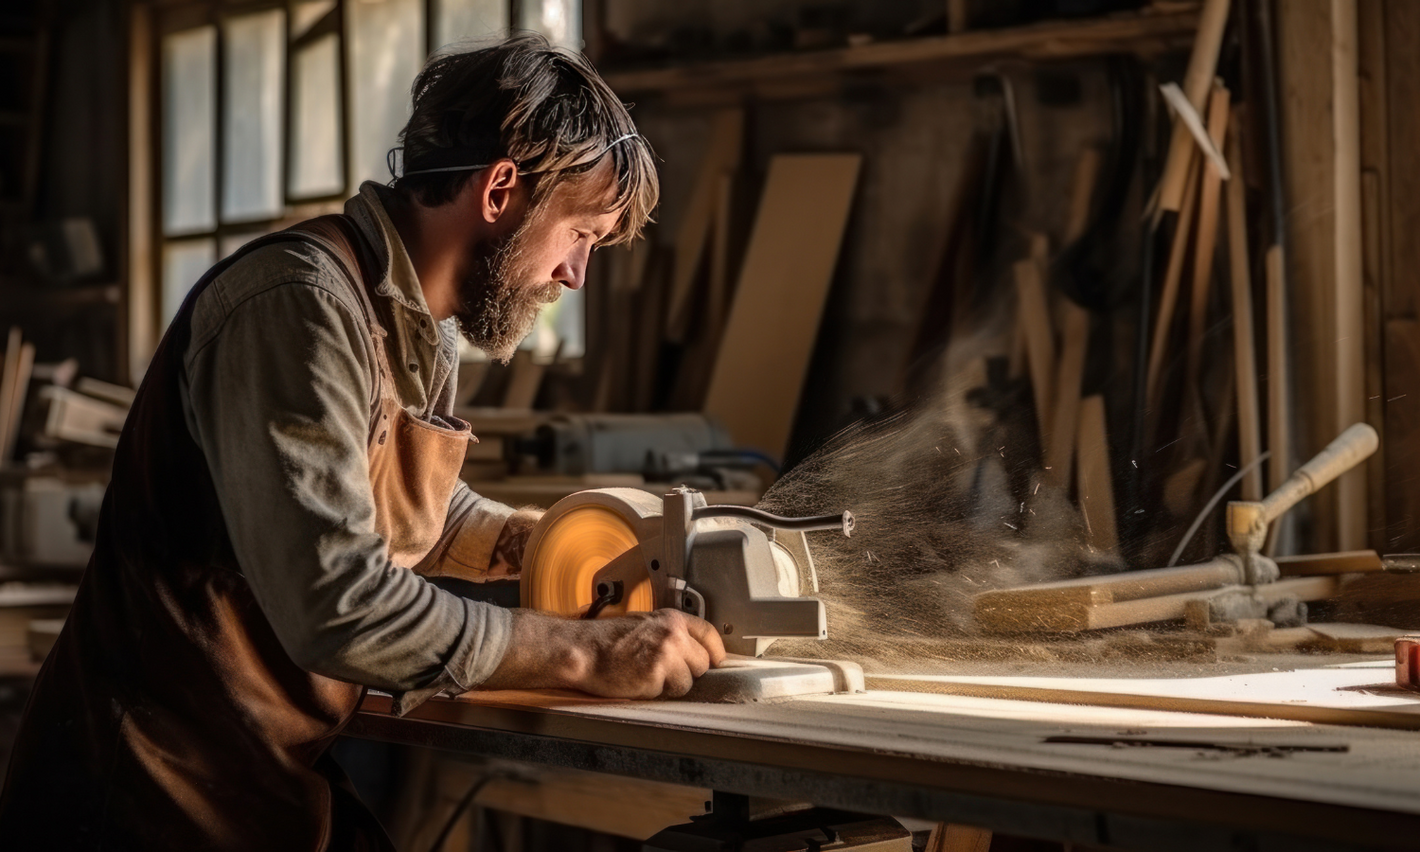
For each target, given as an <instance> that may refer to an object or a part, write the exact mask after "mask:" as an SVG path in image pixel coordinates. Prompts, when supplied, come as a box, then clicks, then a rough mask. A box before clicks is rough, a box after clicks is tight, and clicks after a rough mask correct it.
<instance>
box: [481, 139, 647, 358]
mask: <svg viewBox="0 0 1420 852" xmlns="http://www.w3.org/2000/svg"><path fill="white" fill-rule="evenodd" d="M615 191H616V184H615V181H614V179H613V178H612V173H611V166H610V162H609V160H608V161H607V162H604V163H602V164H601V165H599V166H598V167H597V168H595V169H593V170H592V171H590V172H588V173H587V174H586V175H583V176H581V177H580V179H573V180H567V181H564V182H562V183H561V184H559V185H558V186H557V187H556V188H555V189H553V191H552V195H551V196H550V197H548V198H545V199H544V200H543V201H542V203H541V204H539V205H537V206H536V207H534V208H531V209H529V210H528V211H527V213H526V214H525V215H524V216H523V218H522V221H520V222H519V223H518V224H517V225H516V226H515V227H513V229H512V230H511V232H510V233H508V234H507V235H506V236H503V237H499V238H497V239H494V240H484V241H482V242H480V243H477V244H475V245H473V246H471V247H470V251H471V252H472V255H473V258H472V260H473V262H472V264H471V266H470V269H469V274H468V277H467V278H465V279H464V281H463V283H462V285H461V286H460V288H459V307H458V309H457V310H456V311H455V313H454V316H455V318H456V319H457V320H458V323H459V329H460V330H461V331H462V332H463V335H464V337H466V338H467V339H468V342H469V343H472V344H473V345H474V346H476V347H478V348H479V349H481V350H483V351H484V352H485V353H486V354H487V355H488V357H490V358H492V359H494V360H496V361H500V362H503V363H507V361H508V360H509V359H510V358H512V357H513V353H514V352H516V351H517V348H518V344H519V343H521V342H522V340H523V338H525V337H527V336H528V334H529V333H530V332H531V331H532V330H533V327H534V326H535V325H536V324H537V317H538V314H539V313H540V312H541V311H542V307H543V306H544V305H548V304H551V303H553V302H555V301H557V298H558V296H560V295H561V293H562V288H563V287H567V288H569V289H572V290H579V289H581V287H582V284H583V283H584V281H585V275H586V270H587V259H588V257H589V256H590V255H591V252H592V248H593V247H594V246H595V245H596V244H597V242H598V241H600V240H601V239H602V238H603V237H605V236H606V235H607V234H608V233H609V232H610V231H611V229H612V228H614V227H615V226H616V222H617V218H618V216H619V215H620V214H619V213H607V212H605V211H606V209H607V207H608V206H609V205H610V203H611V199H613V198H614V197H615Z"/></svg>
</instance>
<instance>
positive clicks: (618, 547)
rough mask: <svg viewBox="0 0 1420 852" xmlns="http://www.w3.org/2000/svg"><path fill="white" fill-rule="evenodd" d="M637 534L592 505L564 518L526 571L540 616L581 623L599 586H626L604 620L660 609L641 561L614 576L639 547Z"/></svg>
mask: <svg viewBox="0 0 1420 852" xmlns="http://www.w3.org/2000/svg"><path fill="white" fill-rule="evenodd" d="M638 544H639V542H638V541H637V539H636V533H635V531H634V530H633V529H632V528H631V525H630V524H629V523H627V521H626V519H624V518H622V517H621V516H620V515H618V514H617V513H616V512H613V511H611V510H610V509H605V508H602V507H601V506H595V505H587V506H580V507H578V508H576V509H572V510H571V511H569V512H567V513H565V514H563V515H562V516H561V517H559V518H557V519H556V520H555V521H553V522H552V525H551V526H549V527H548V528H547V530H546V531H544V532H543V533H542V536H541V539H540V541H539V543H538V546H537V552H536V553H534V554H532V558H531V560H530V561H529V563H528V564H527V565H524V566H523V578H522V582H523V583H524V584H526V587H527V589H528V591H529V592H530V595H529V597H528V601H529V604H530V606H531V608H532V609H535V610H538V611H540V612H549V613H555V614H557V615H562V616H567V617H578V616H580V615H582V614H583V613H585V612H586V611H587V608H588V607H590V606H591V605H592V601H593V600H595V599H596V596H597V595H596V585H597V583H598V582H605V581H607V580H620V581H621V582H622V588H623V593H622V599H621V601H620V602H618V603H614V604H610V605H608V606H606V607H605V608H604V609H602V610H601V612H600V613H599V614H598V616H597V617H598V618H604V617H608V616H616V615H625V614H627V613H629V612H650V611H651V610H653V609H655V596H654V594H653V592H652V589H651V578H650V575H649V574H647V572H646V569H645V567H644V566H643V565H642V564H641V563H640V560H628V563H630V564H626V565H624V566H617V567H616V568H615V569H613V570H610V571H608V570H607V569H608V563H610V562H611V561H612V560H614V559H616V558H617V557H618V556H621V555H623V554H625V553H626V552H627V551H629V550H631V549H633V548H635V547H637V545H638Z"/></svg>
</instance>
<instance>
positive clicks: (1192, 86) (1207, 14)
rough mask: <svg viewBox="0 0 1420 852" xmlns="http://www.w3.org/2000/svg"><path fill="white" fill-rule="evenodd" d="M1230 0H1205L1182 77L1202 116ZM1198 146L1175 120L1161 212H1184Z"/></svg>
mask: <svg viewBox="0 0 1420 852" xmlns="http://www.w3.org/2000/svg"><path fill="white" fill-rule="evenodd" d="M1231 5H1232V4H1231V3H1230V2H1229V0H1205V2H1204V4H1203V12H1202V15H1201V16H1200V18H1199V22H1198V34H1197V36H1196V37H1195V39H1194V42H1193V52H1192V53H1191V54H1190V55H1189V57H1188V70H1187V71H1186V72H1185V74H1184V78H1183V94H1184V96H1185V97H1187V98H1188V102H1189V103H1190V104H1193V108H1194V109H1196V110H1198V114H1199V115H1203V114H1204V108H1205V107H1206V105H1207V102H1208V91H1209V89H1210V87H1211V86H1212V85H1213V76H1214V74H1215V73H1217V69H1218V51H1219V50H1220V49H1221V48H1222V45H1223V32H1224V30H1226V29H1227V26H1228V9H1229V7H1230V6H1231ZM1196 145H1197V143H1196V142H1195V141H1194V140H1193V136H1192V134H1190V133H1189V132H1188V128H1187V127H1185V126H1184V123H1183V119H1182V118H1179V117H1175V118H1174V122H1173V134H1172V136H1170V138H1169V150H1168V159H1167V160H1166V161H1165V163H1164V170H1163V174H1162V177H1160V178H1159V190H1158V192H1159V194H1158V209H1160V210H1182V209H1183V204H1184V197H1185V195H1186V194H1187V191H1188V184H1189V181H1188V180H1187V177H1188V173H1189V171H1190V170H1191V167H1190V164H1191V162H1192V161H1193V160H1196V159H1197V157H1196V156H1195V154H1194V149H1195V146H1196Z"/></svg>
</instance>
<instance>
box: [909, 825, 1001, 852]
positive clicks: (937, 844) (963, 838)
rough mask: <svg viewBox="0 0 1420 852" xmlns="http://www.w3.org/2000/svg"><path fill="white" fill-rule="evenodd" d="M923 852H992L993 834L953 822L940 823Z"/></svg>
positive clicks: (928, 838)
mask: <svg viewBox="0 0 1420 852" xmlns="http://www.w3.org/2000/svg"><path fill="white" fill-rule="evenodd" d="M922 852H991V832H990V831H987V830H986V829H984V828H973V827H972V826H969V825H958V824H957V823H952V822H943V823H938V824H937V827H936V828H934V829H932V833H931V834H930V835H928V837H927V845H926V846H924V847H922Z"/></svg>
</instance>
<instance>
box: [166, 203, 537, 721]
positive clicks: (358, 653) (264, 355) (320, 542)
mask: <svg viewBox="0 0 1420 852" xmlns="http://www.w3.org/2000/svg"><path fill="white" fill-rule="evenodd" d="M387 191H388V190H385V189H384V188H383V187H379V186H377V185H376V184H373V183H366V184H365V185H364V186H362V187H361V188H360V193H359V195H357V196H355V197H354V198H352V199H350V200H349V201H348V202H347V203H346V206H345V211H346V213H348V214H350V215H351V216H352V217H353V218H354V220H355V222H356V224H357V225H358V226H359V228H360V229H361V231H362V232H363V233H364V235H365V236H366V237H367V238H368V240H369V242H370V243H371V244H372V245H373V246H374V247H375V251H376V255H377V258H376V260H377V263H376V267H377V268H381V269H382V278H381V280H380V282H379V284H378V286H377V287H376V288H375V295H374V297H373V298H374V300H375V301H376V303H377V311H378V312H379V313H380V314H381V320H382V324H383V325H384V326H385V327H386V330H387V331H388V332H389V334H388V337H387V338H385V342H384V345H385V346H386V348H387V352H388V356H389V362H390V365H391V368H392V371H393V372H394V374H395V385H396V391H397V393H398V395H399V399H400V401H401V403H402V404H404V406H405V407H406V409H407V410H408V411H409V412H410V413H411V414H413V415H414V416H416V417H419V418H421V419H424V420H431V421H437V420H438V419H440V418H447V417H449V416H451V414H452V398H453V387H454V383H455V373H456V366H457V348H456V346H457V329H456V327H455V325H454V323H453V321H452V320H447V321H445V322H443V323H436V322H435V321H434V320H433V318H432V317H431V316H430V314H429V309H428V306H427V305H426V304H425V302H424V296H423V291H422V290H421V289H420V287H419V282H418V279H417V277H416V275H415V272H414V268H413V265H412V264H411V262H410V260H409V257H408V255H407V254H406V253H405V250H404V246H403V244H402V243H401V242H400V239H399V235H398V233H397V232H396V231H395V228H394V226H393V225H392V224H391V222H390V219H389V217H388V215H387V214H386V213H385V209H384V206H383V204H382V201H381V195H382V194H383V193H385V192H387ZM342 278H343V272H342V271H341V269H340V268H339V266H338V265H337V264H336V263H335V262H334V261H333V260H332V259H331V258H330V256H329V255H328V254H327V253H325V252H323V251H321V250H319V249H317V248H315V247H312V246H309V245H306V244H302V243H295V242H287V243H279V244H275V245H271V246H265V247H262V248H258V249H256V250H254V251H252V252H251V253H250V254H248V255H247V256H246V257H244V258H242V259H241V260H239V261H237V262H236V263H235V264H233V265H232V266H231V267H230V268H229V269H227V270H226V271H225V272H223V273H222V274H221V275H220V276H219V277H218V278H217V279H216V280H215V281H213V282H212V284H211V285H209V286H208V288H207V289H206V290H205V291H204V292H203V293H202V294H201V295H200V296H199V297H198V299H197V303H196V304H195V305H194V306H193V307H194V310H193V317H192V338H191V342H190V343H189V346H188V349H187V351H186V353H185V354H184V361H183V363H184V367H185V373H184V376H183V379H184V381H183V403H184V413H185V415H186V417H187V423H188V428H189V430H190V431H191V433H192V436H193V438H194V439H195V440H196V441H197V443H198V444H199V445H200V446H201V447H202V450H203V453H204V455H205V456H206V459H207V465H208V468H209V469H210V471H211V475H212V480H213V482H214V484H215V485H216V489H217V494H218V497H219V499H220V502H221V506H222V514H223V518H224V520H225V522H226V525H227V529H228V532H229V534H230V536H231V540H232V546H233V548H234V549H235V551H236V556H237V561H238V563H239V564H240V565H241V567H242V571H243V573H244V575H245V576H246V579H247V582H248V583H249V584H250V585H251V587H252V591H253V592H254V593H255V596H256V599H257V601H258V603H259V604H260V605H261V608H262V611H263V612H264V613H265V615H266V617H267V619H268V620H269V621H270V622H271V624H272V627H273V628H274V629H275V631H276V635H277V636H278V637H279V638H280V640H281V643H282V645H283V646H284V647H285V648H286V651H287V653H289V654H290V655H291V658H292V660H294V661H295V662H296V663H297V664H298V665H300V666H302V667H303V668H305V669H307V670H309V671H313V672H316V673H318V674H323V675H327V676H330V677H335V678H339V679H342V680H347V681H352V682H355V683H360V684H364V685H367V686H371V687H375V688H378V689H385V690H390V691H393V692H396V693H406V695H405V697H404V700H403V701H402V702H401V705H402V707H403V708H404V709H408V707H409V706H412V705H413V704H414V703H417V702H418V701H419V700H422V699H423V698H426V697H428V696H429V695H432V694H434V693H436V692H439V691H447V692H460V691H466V690H468V689H470V688H472V687H474V686H477V685H478V684H479V683H481V682H482V681H483V680H485V679H486V678H487V677H488V676H489V675H491V674H492V673H493V671H494V670H495V669H496V668H497V666H498V663H499V662H500V661H501V660H502V658H503V654H504V652H505V651H506V649H507V645H508V636H509V633H510V626H511V616H510V615H509V613H508V612H507V611H506V610H502V609H499V608H498V607H495V606H491V605H489V604H484V603H477V602H473V601H469V600H466V599H464V598H461V597H459V596H457V595H454V594H451V593H449V592H446V591H443V590H441V589H439V588H437V587H435V586H434V585H432V584H430V583H429V582H428V581H426V580H425V579H424V578H422V577H420V576H418V575H417V574H415V573H414V572H413V571H410V570H408V569H405V568H400V567H397V566H395V565H393V564H392V563H391V562H390V559H389V556H388V554H387V552H386V548H385V542H384V540H383V538H381V537H380V536H379V535H378V534H376V533H375V509H374V500H373V496H372V494H371V489H370V480H369V464H368V458H367V455H366V452H367V450H366V441H367V438H368V435H369V417H370V398H371V393H372V387H373V382H374V381H375V371H376V370H377V369H378V367H377V366H376V363H375V361H374V350H373V348H372V346H373V343H372V341H371V338H370V333H369V330H368V328H369V327H368V325H367V323H366V322H365V319H364V315H363V313H362V311H361V309H360V306H359V304H358V303H357V302H355V301H354V296H353V294H350V293H349V290H348V287H346V286H345V285H344V284H343V283H342V282H341V280H340V279H342ZM381 299H384V300H387V303H388V304H387V305H383V304H379V303H380V300H381ZM512 512H513V510H512V509H511V508H510V507H508V506H505V505H503V504H501V503H496V502H494V501H491V500H486V499H484V498H482V497H479V496H478V495H477V494H474V493H473V492H472V491H470V490H469V488H468V486H466V485H464V484H463V483H462V482H460V483H459V485H458V487H457V488H456V489H455V491H454V494H453V495H452V498H451V500H450V503H449V511H448V516H447V517H448V521H447V523H446V526H445V532H444V536H443V538H442V539H441V540H440V543H439V544H438V545H437V546H436V548H435V551H434V552H433V553H431V554H430V556H429V558H428V559H427V560H426V562H429V563H438V562H439V561H441V560H453V561H456V562H458V563H460V564H462V565H466V566H470V567H473V568H474V569H475V570H481V569H485V568H486V567H487V566H488V564H489V561H490V559H491V556H492V551H493V547H494V544H495V543H496V541H497V538H498V535H499V533H500V532H501V530H502V528H503V524H504V523H505V521H506V520H507V518H508V516H509V515H511V514H512Z"/></svg>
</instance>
